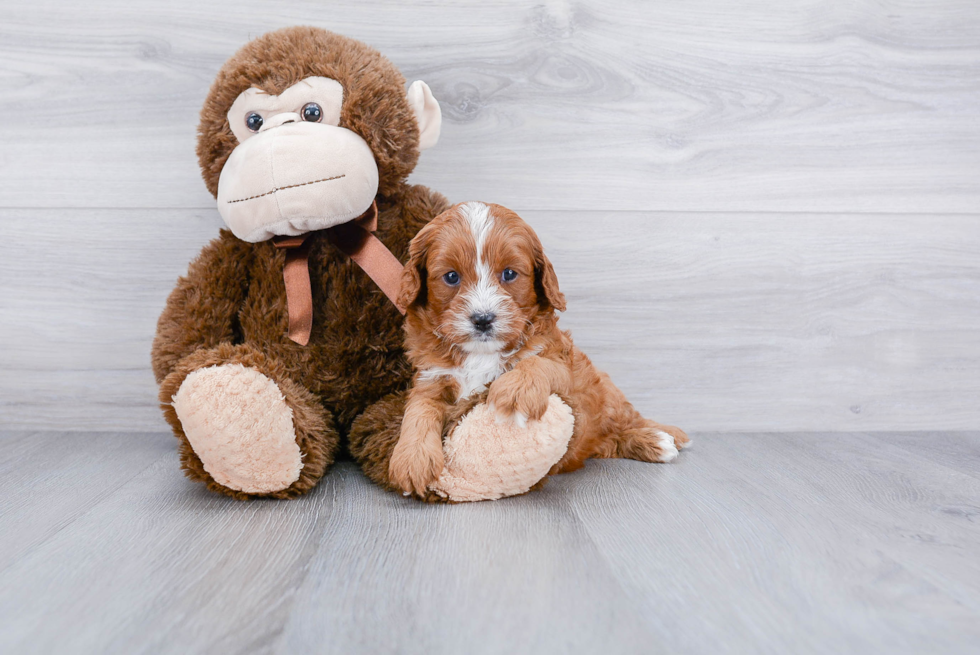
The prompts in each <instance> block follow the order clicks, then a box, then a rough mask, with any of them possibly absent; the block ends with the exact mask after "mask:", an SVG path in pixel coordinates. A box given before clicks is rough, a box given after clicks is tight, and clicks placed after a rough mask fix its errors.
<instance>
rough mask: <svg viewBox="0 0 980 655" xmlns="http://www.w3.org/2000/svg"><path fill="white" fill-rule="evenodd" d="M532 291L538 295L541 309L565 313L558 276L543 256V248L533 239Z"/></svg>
mask: <svg viewBox="0 0 980 655" xmlns="http://www.w3.org/2000/svg"><path fill="white" fill-rule="evenodd" d="M534 291H535V293H537V294H538V304H539V305H541V307H542V308H543V309H547V308H548V306H551V307H554V308H555V309H556V310H558V311H559V312H563V311H565V294H563V293H562V292H561V290H560V289H559V288H558V276H557V275H555V267H554V266H552V265H551V260H549V259H548V257H547V255H545V254H544V248H543V247H542V246H541V243H540V242H538V241H537V239H536V238H535V243H534Z"/></svg>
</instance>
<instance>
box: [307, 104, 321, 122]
mask: <svg viewBox="0 0 980 655" xmlns="http://www.w3.org/2000/svg"><path fill="white" fill-rule="evenodd" d="M321 118H323V110H322V109H320V105H318V104H316V103H315V102H308V103H306V104H305V105H304V106H303V120H304V121H309V122H310V123H319V122H320V119H321Z"/></svg>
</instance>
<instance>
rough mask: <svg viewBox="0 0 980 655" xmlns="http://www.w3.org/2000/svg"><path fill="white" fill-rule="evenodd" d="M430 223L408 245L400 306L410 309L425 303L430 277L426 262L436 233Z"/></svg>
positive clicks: (399, 298) (399, 296)
mask: <svg viewBox="0 0 980 655" xmlns="http://www.w3.org/2000/svg"><path fill="white" fill-rule="evenodd" d="M431 226H432V224H431V223H430V224H429V225H426V226H425V227H423V228H422V229H421V230H419V233H418V234H416V235H415V238H414V239H412V242H411V243H410V244H408V263H407V264H405V269H404V270H403V271H402V288H401V291H400V292H399V294H398V304H399V305H401V306H402V307H404V308H405V309H408V308H409V307H411V306H412V305H415V304H422V303H424V302H425V297H426V294H427V290H426V288H425V281H426V278H427V277H428V271H427V270H426V266H425V261H426V258H427V257H428V254H429V244H430V243H431V242H432V235H433V234H434V232H433V231H432V230H431V229H429V228H430V227H431Z"/></svg>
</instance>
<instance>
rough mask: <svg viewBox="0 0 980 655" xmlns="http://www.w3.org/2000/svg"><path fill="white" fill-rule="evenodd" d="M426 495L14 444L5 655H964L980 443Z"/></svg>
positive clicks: (1, 627)
mask: <svg viewBox="0 0 980 655" xmlns="http://www.w3.org/2000/svg"><path fill="white" fill-rule="evenodd" d="M695 436H696V442H697V443H696V444H695V446H694V448H693V449H692V450H691V451H690V452H688V453H686V454H684V455H682V456H681V457H680V459H679V460H678V461H677V462H676V463H675V464H672V465H650V464H642V463H639V462H631V461H605V462H590V463H589V465H588V466H587V467H586V468H585V469H584V470H582V471H579V472H577V473H573V474H569V475H565V476H561V477H558V478H554V479H552V480H551V482H550V483H549V484H548V485H547V486H546V487H545V489H544V490H543V491H541V492H539V493H534V494H530V495H528V496H524V497H520V498H512V499H507V500H503V501H498V502H495V503H480V504H473V505H460V506H451V507H445V506H425V505H421V504H417V503H414V502H412V501H408V500H406V499H403V498H401V497H399V496H397V495H394V494H387V493H384V492H382V491H381V490H379V489H377V488H376V487H374V486H372V485H371V484H370V483H368V482H367V481H366V479H365V478H364V477H363V476H362V475H361V474H360V472H359V471H358V470H357V468H356V467H355V466H354V465H353V464H351V463H349V462H344V463H341V464H339V465H338V466H336V467H335V468H334V470H333V471H331V473H330V474H329V475H328V476H327V477H326V478H325V479H324V480H323V482H322V483H321V484H320V486H319V487H318V488H317V489H316V490H315V491H314V492H313V493H312V494H310V495H308V496H306V497H304V498H301V499H299V500H296V501H290V502H275V501H272V502H251V503H240V502H236V501H231V500H228V499H225V498H221V497H218V496H215V495H213V494H208V493H206V492H205V491H204V489H203V488H201V487H200V486H199V485H194V484H192V483H190V482H188V481H186V480H185V479H184V478H183V477H182V476H181V474H180V471H179V469H178V466H177V457H176V453H175V451H174V443H173V438H172V437H170V436H169V435H166V434H162V433H149V434H147V433H143V434H135V433H55V432H11V431H6V432H0V446H2V449H0V652H5V653H35V652H36V653H47V652H72V653H76V652H77V653H143V652H145V653H187V652H192V653H196V652H222V653H296V652H332V653H378V652H402V653H431V654H438V653H460V652H466V653H513V652H542V653H593V652H603V653H651V652H671V653H675V652H676V653H745V652H757V653H790V652H792V653H861V654H865V653H970V652H976V645H977V644H978V643H980V621H978V620H977V619H978V617H980V556H978V555H980V527H978V523H977V517H978V516H980V433H962V432H960V433H956V432H940V433H936V432H933V433H885V432H873V433H796V434H787V433H782V434H718V433H711V434H707V433H706V434H697V435H695Z"/></svg>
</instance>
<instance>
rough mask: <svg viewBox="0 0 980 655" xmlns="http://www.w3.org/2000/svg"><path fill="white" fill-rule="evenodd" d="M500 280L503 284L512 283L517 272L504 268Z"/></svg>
mask: <svg viewBox="0 0 980 655" xmlns="http://www.w3.org/2000/svg"><path fill="white" fill-rule="evenodd" d="M500 279H501V280H503V281H504V282H513V281H514V280H516V279H517V271H515V270H514V269H512V268H505V269H504V272H503V273H501V274H500Z"/></svg>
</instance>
